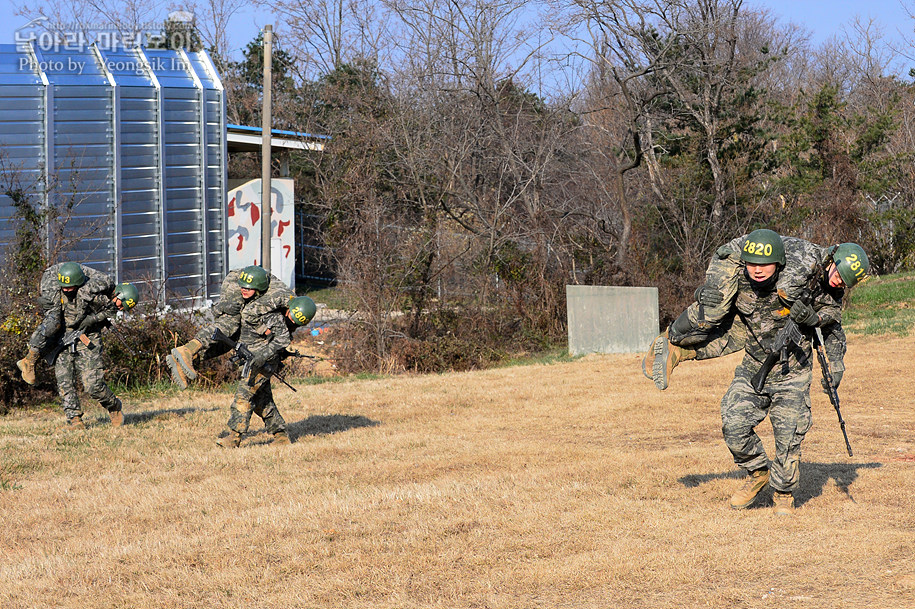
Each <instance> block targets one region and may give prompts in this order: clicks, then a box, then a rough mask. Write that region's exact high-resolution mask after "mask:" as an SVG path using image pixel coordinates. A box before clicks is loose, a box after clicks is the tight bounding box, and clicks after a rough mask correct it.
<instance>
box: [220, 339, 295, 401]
mask: <svg viewBox="0 0 915 609" xmlns="http://www.w3.org/2000/svg"><path fill="white" fill-rule="evenodd" d="M213 340H215V341H218V342H220V343H222V344H224V345H226V346H227V347H229V348H230V349H232V350H233V351H234V352H235V353H234V354H232V357H230V358H229V359H230V361H232V363H234V364H235V365H237V366H241V367H242V369H241V375H242V378H246V379H248V384H249V385H251V384H252V382H251V381H252V376H251V372H252V370H251V365H252V362H253V361H254V357H255V355H254V353H252V352H251V350H250V349H248V346H247V345H246V344H245V343H240V342H236V341H234V340H232V339H231V338H229V337H228V336H226V335H225V334H224V333H223V331H222V330H220V329H219V328H216V329H215V330H213ZM254 372H259V373H260V374H263V375H264V376H266V377H268V378H270V377H273V378H275V379H276V380H278V381H279V382H281V383H283V384H284V385H286V386H287V387H289V388H290V389H292V390H293V391H295V390H296V389H295V387H293V386H292V385H290V384H289V383H288V382H286V372H285V371H284V370H280V369H278V366H271V365H266V366H264V367H262V368H260V369H259V370H254Z"/></svg>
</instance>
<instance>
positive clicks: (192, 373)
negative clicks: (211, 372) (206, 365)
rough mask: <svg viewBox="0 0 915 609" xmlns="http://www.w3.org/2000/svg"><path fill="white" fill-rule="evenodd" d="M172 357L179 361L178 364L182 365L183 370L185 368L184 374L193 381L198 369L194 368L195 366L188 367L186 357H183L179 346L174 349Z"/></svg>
mask: <svg viewBox="0 0 915 609" xmlns="http://www.w3.org/2000/svg"><path fill="white" fill-rule="evenodd" d="M172 358H174V360H175V361H176V362H178V365H179V366H181V369H182V370H184V374H185V376H187V378H188V379H189V380H192V381H193V380H194V379H196V378H197V371H196V370H194V367H193V366H191V367H190V368H188V365H187V363H186V362H185V361H184V358H183V357H181V353H179V351H178V349H177V348H175V349H172Z"/></svg>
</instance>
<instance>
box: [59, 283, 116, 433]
mask: <svg viewBox="0 0 915 609" xmlns="http://www.w3.org/2000/svg"><path fill="white" fill-rule="evenodd" d="M81 291H82V289H81V290H80V292H81ZM61 300H62V302H61V303H60V312H61V316H62V321H63V326H64V328H65V330H64V332H68V331H70V330H75V329H77V328H79V327H80V326H81V325H82V326H83V327H84V333H85V335H86V337H87V338H88V339H89V341H90V343H91V346H86V345H85V344H83V343H82V342H81V341H77V342H76V343H75V350H70V349H65V350H64V351H61V352H60V354H59V355H58V356H57V361H56V363H55V364H54V374H55V376H56V377H57V388H58V391H59V393H60V397H61V400H62V402H63V407H64V413H65V414H66V416H67V421H72V420H73V419H74V418H76V417H81V416H82V414H83V412H82V408H81V407H80V402H79V388H78V386H77V380H78V379H80V378H81V379H82V382H83V386H84V387H85V388H86V392H87V393H88V394H89V395H90V396H91V397H92V398H93V399H96V400H98V401H99V403H100V404H101V405H102V406H103V407H104V408H105V410H107V411H108V412H109V413H112V412H118V411H120V410H121V401H120V400H119V399H118V398H117V397H116V396H115V395H114V393H113V392H112V391H111V389H110V388H109V387H108V385H107V384H106V383H105V370H104V367H103V365H102V342H101V331H102V328H103V327H104V322H105V320H107V319H108V318H109V317H111V316H112V315H114V313H115V312H116V311H117V307H116V306H115V305H114V303H112V302H111V299H110V298H109V297H108V296H106V295H104V294H99V295H96V296H95V297H93V298H91V299H86V298H81V297H80V295H79V293H77V294H76V295H73V296H67V295H66V294H64V295H63V296H62V299H61Z"/></svg>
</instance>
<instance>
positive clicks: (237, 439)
mask: <svg viewBox="0 0 915 609" xmlns="http://www.w3.org/2000/svg"><path fill="white" fill-rule="evenodd" d="M216 443H217V444H218V445H220V446H222V447H223V448H238V447H239V445H240V444H241V434H240V433H238V432H237V431H233V430H231V429H230V430H229V435H227V436H224V437H220V438H217V439H216Z"/></svg>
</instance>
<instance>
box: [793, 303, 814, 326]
mask: <svg viewBox="0 0 915 609" xmlns="http://www.w3.org/2000/svg"><path fill="white" fill-rule="evenodd" d="M790 315H791V319H793V320H794V321H795V323H797V324H798V325H801V326H815V325H817V324H818V323H819V321H820V316H819V315H817V312H816V311H814V310H813V307H811V306H810V305H809V304H805V303H803V302H801V301H800V300H798V301H797V302H795V303H794V304H793V305H791V313H790Z"/></svg>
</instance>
